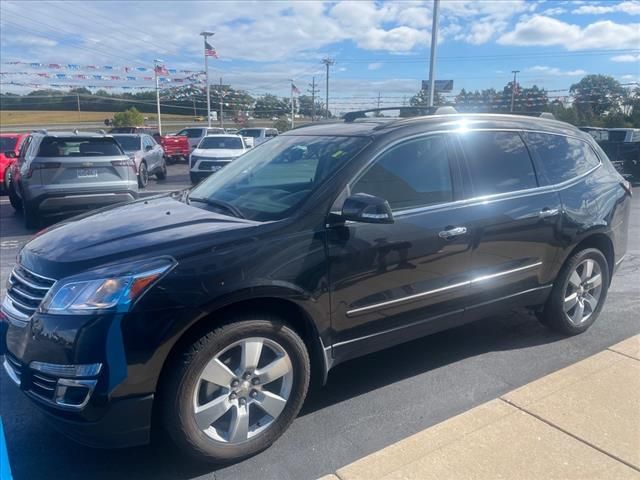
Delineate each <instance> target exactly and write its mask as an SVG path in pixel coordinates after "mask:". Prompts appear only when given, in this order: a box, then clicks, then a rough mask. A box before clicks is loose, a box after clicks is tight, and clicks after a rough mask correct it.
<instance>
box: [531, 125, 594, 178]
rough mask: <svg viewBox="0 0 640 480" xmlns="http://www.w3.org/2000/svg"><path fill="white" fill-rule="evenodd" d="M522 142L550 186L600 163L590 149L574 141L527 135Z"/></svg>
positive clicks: (576, 140) (546, 135) (584, 144)
mask: <svg viewBox="0 0 640 480" xmlns="http://www.w3.org/2000/svg"><path fill="white" fill-rule="evenodd" d="M525 139H526V141H527V145H528V146H529V148H530V149H531V152H532V153H533V155H534V157H535V159H536V162H537V163H538V165H539V166H540V169H541V173H542V174H543V175H544V176H545V178H546V179H547V183H549V184H551V185H553V184H556V183H562V182H564V181H566V180H570V179H572V178H575V177H576V176H578V175H581V174H583V173H585V172H587V171H589V170H591V169H592V168H593V167H595V166H597V165H598V164H599V163H600V160H599V159H598V157H597V156H596V154H595V152H594V151H593V149H592V148H591V147H590V146H589V145H588V144H587V143H586V142H584V141H582V140H579V139H577V138H571V137H563V136H561V135H550V134H547V133H529V132H527V133H525Z"/></svg>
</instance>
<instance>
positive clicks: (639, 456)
mask: <svg viewBox="0 0 640 480" xmlns="http://www.w3.org/2000/svg"><path fill="white" fill-rule="evenodd" d="M338 479H339V480H378V479H385V480H391V479H403V480H409V479H416V480H427V479H438V480H446V479H455V480H459V479H527V480H529V479H531V480H537V479H541V480H542V479H544V480H550V479H562V480H569V479H576V480H578V479H579V480H587V479H603V480H604V479H606V480H609V479H616V480H617V479H620V480H622V479H640V335H637V336H635V337H632V338H629V339H627V340H625V341H623V342H621V343H619V344H617V345H614V346H612V347H610V348H609V349H607V350H605V351H603V352H600V353H599V354H597V355H594V356H592V357H589V358H587V359H586V360H583V361H581V362H578V363H576V364H574V365H571V366H569V367H567V368H565V369H563V370H560V371H558V372H555V373H552V374H551V375H547V376H546V377H543V378H541V379H539V380H537V381H535V382H532V383H530V384H528V385H525V386H523V387H521V388H518V389H517V390H514V391H512V392H509V393H507V394H505V395H503V396H502V397H500V398H498V399H496V400H492V401H490V402H488V403H485V404H483V405H480V406H478V407H476V408H473V409H471V410H469V411H467V412H465V413H463V414H461V415H458V416H456V417H453V418H451V419H449V420H446V421H444V422H442V423H440V424H438V425H435V426H433V427H431V428H428V429H427V430H424V431H422V432H419V433H417V434H415V435H413V436H411V437H409V438H406V439H404V440H402V441H400V442H398V443H396V444H394V445H391V446H389V447H387V448H385V449H383V450H380V451H378V452H375V453H373V454H371V455H369V456H367V457H365V458H362V459H360V460H358V461H356V462H354V463H352V464H351V465H347V466H346V467H343V468H341V469H339V470H338V471H337V472H336V473H335V474H333V475H326V476H325V477H323V478H322V479H321V480H338Z"/></svg>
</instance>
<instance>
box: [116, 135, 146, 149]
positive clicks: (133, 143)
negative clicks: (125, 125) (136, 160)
mask: <svg viewBox="0 0 640 480" xmlns="http://www.w3.org/2000/svg"><path fill="white" fill-rule="evenodd" d="M113 138H115V139H116V142H118V143H119V144H120V146H121V147H122V149H123V150H124V151H125V152H135V151H137V150H140V137H129V136H127V135H114V136H113Z"/></svg>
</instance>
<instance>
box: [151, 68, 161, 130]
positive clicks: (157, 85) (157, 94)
mask: <svg viewBox="0 0 640 480" xmlns="http://www.w3.org/2000/svg"><path fill="white" fill-rule="evenodd" d="M161 62H162V60H158V59H156V60H154V61H153V64H154V65H153V71H154V72H155V74H156V105H157V107H158V133H159V134H160V135H162V118H161V117H160V79H159V78H158V64H159V63H161Z"/></svg>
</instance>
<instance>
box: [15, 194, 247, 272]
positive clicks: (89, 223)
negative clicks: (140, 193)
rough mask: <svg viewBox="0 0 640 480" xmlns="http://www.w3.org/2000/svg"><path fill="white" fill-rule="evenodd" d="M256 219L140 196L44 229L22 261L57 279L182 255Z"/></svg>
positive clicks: (230, 236) (240, 231) (231, 235)
mask: <svg viewBox="0 0 640 480" xmlns="http://www.w3.org/2000/svg"><path fill="white" fill-rule="evenodd" d="M257 225H258V223H256V222H252V221H249V220H243V219H239V218H234V217H228V216H225V215H221V214H218V213H215V212H212V211H210V210H205V209H203V208H200V207H197V206H193V205H188V204H186V203H183V202H181V201H179V200H178V199H176V198H174V197H172V196H162V197H154V198H148V199H146V200H138V201H136V202H132V203H128V204H126V205H122V206H115V207H108V208H105V209H101V210H98V211H95V212H93V213H90V214H87V215H83V216H80V217H74V218H72V219H70V220H68V221H66V222H64V223H61V224H58V225H55V226H53V227H51V228H49V229H47V230H44V231H42V232H41V233H39V234H38V235H36V237H34V238H33V239H32V240H31V241H30V242H29V243H27V244H26V245H25V246H24V248H23V249H22V251H21V252H20V261H21V263H22V264H23V265H24V266H25V267H27V268H29V269H32V270H33V271H35V272H41V273H42V274H43V275H47V276H51V277H53V278H60V277H63V276H68V275H72V274H74V273H77V272H81V271H84V270H87V269H89V268H93V267H96V266H99V265H105V264H109V263H114V262H126V261H127V260H131V259H134V258H150V257H155V256H159V255H171V256H173V257H175V258H176V259H178V260H179V259H180V257H181V256H182V255H186V254H188V253H190V252H192V251H194V250H197V249H199V248H208V249H210V248H212V247H213V246H214V245H219V244H224V243H226V242H232V241H234V240H235V239H237V237H238V236H239V235H244V234H245V233H246V232H244V230H246V229H248V228H255V227H256V226H257Z"/></svg>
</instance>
